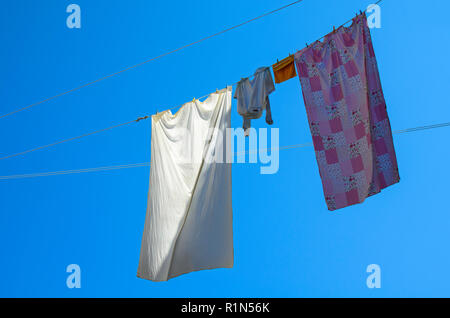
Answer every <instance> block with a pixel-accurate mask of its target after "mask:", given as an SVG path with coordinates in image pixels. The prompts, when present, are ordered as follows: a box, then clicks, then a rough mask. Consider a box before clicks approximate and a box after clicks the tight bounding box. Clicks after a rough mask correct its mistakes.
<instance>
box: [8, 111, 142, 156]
mask: <svg viewBox="0 0 450 318" xmlns="http://www.w3.org/2000/svg"><path fill="white" fill-rule="evenodd" d="M147 118H149V117H148V116H144V117H139V118H138V119H134V120H130V121H127V122H125V123H121V124H117V125H113V126H110V127H107V128H103V129H99V130H95V131H91V132H89V133H86V134H82V135H79V136H76V137H71V138H67V139H63V140H59V141H56V142H53V143H51V144H47V145H43V146H39V147H36V148H32V149H28V150H25V151H21V152H18V153H14V154H11V155H7V156H4V157H0V160H5V159H9V158H13V157H17V156H21V155H24V154H27V153H30V152H34V151H37V150H41V149H44V148H48V147H52V146H56V145H59V144H62V143H65V142H69V141H73V140H77V139H80V138H83V137H88V136H92V135H95V134H98V133H101V132H105V131H108V130H111V129H114V128H118V127H122V126H126V125H129V124H132V123H137V122H140V121H141V120H145V119H147Z"/></svg>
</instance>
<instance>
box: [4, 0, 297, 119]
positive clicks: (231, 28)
mask: <svg viewBox="0 0 450 318" xmlns="http://www.w3.org/2000/svg"><path fill="white" fill-rule="evenodd" d="M302 1H303V0H297V1H294V2H292V3H289V4H287V5H284V6H282V7H280V8H278V9H275V10H272V11H269V12H266V13H264V14H262V15H259V16H257V17H255V18H252V19H250V20H247V21H245V22H242V23H240V24H237V25H234V26H232V27H229V28H227V29H224V30H222V31H220V32H217V33H214V34H212V35H209V36H206V37H204V38H202V39H200V40H197V41H194V42H191V43H189V44H186V45H183V46H181V47H179V48H176V49H174V50H172V51H168V52H166V53H163V54H160V55H158V56H156V57H153V58H150V59H148V60H146V61H143V62H140V63H138V64H135V65H132V66H129V67H127V68H124V69H122V70H120V71H117V72H115V73H112V74H109V75H106V76H104V77H101V78H99V79H96V80H94V81H91V82H88V83H85V84H83V85H81V86H78V87H75V88H73V89H70V90H68V91H65V92H62V93H60V94H57V95H54V96H51V97H49V98H46V99H44V100H41V101H39V102H36V103H33V104H30V105H28V106H25V107H22V108H19V109H16V110H14V111H11V112H9V113H6V114H4V115H1V116H0V119H1V118H4V117H7V116H11V115H13V114H16V113H19V112H21V111H24V110H26V109H29V108H31V107H34V106H37V105H40V104H43V103H45V102H48V101H51V100H53V99H56V98H58V97H61V96H64V95H67V94H70V93H73V92H75V91H78V90H80V89H82V88H85V87H87V86H90V85H93V84H95V83H98V82H101V81H103V80H105V79H108V78H111V77H114V76H116V75H119V74H122V73H124V72H126V71H129V70H131V69H134V68H137V67H139V66H142V65H145V64H148V63H150V62H153V61H155V60H158V59H160V58H162V57H165V56H168V55H170V54H173V53H176V52H178V51H181V50H183V49H186V48H188V47H190V46H193V45H196V44H199V43H201V42H204V41H206V40H209V39H211V38H213V37H216V36H219V35H221V34H224V33H226V32H229V31H232V30H234V29H237V28H239V27H241V26H244V25H246V24H248V23H251V22H253V21H256V20H259V19H261V18H264V17H266V16H269V15H271V14H274V13H277V12H279V11H281V10H284V9H286V8H289V7H291V6H293V5H295V4H298V3H300V2H302Z"/></svg>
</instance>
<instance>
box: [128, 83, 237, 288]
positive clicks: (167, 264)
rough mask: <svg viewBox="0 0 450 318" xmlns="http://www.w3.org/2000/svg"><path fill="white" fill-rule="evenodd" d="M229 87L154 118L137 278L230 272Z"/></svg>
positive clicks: (231, 256) (231, 243)
mask: <svg viewBox="0 0 450 318" xmlns="http://www.w3.org/2000/svg"><path fill="white" fill-rule="evenodd" d="M231 91H232V88H231V86H230V87H227V88H226V89H223V90H221V91H218V92H216V93H213V94H211V95H210V96H209V97H208V98H207V99H206V100H205V101H204V102H201V101H199V100H195V101H192V102H190V103H187V104H185V105H184V106H183V107H182V108H181V109H180V110H179V111H178V112H177V113H176V114H175V115H173V114H172V113H171V111H170V110H169V111H165V112H162V113H159V114H157V115H154V116H152V136H151V171H150V186H149V194H148V204H147V214H146V218H145V227H144V233H143V237H142V245H141V253H140V259H139V268H138V273H137V276H138V277H140V278H144V279H149V280H152V281H166V280H168V279H170V278H173V277H176V276H178V275H181V274H186V273H189V272H192V271H198V270H203V269H213V268H221V267H226V268H231V267H233V227H232V223H233V222H232V206H231V149H230V143H229V142H227V138H229V137H227V136H228V134H227V133H226V128H229V127H230V110H231Z"/></svg>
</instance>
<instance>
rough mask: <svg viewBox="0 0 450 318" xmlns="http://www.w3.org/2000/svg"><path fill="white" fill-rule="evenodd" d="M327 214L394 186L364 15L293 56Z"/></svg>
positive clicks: (396, 175)
mask: <svg viewBox="0 0 450 318" xmlns="http://www.w3.org/2000/svg"><path fill="white" fill-rule="evenodd" d="M295 62H296V65H297V73H298V75H299V78H300V83H301V86H302V90H303V98H304V101H305V106H306V111H307V116H308V121H309V125H310V129H311V134H312V138H313V142H314V148H315V152H316V158H317V162H318V165H319V172H320V176H321V178H322V185H323V191H324V195H325V200H326V203H327V206H328V209H329V210H331V211H333V210H336V209H340V208H344V207H347V206H350V205H353V204H357V203H362V202H363V201H364V200H365V199H366V198H367V197H369V196H371V195H374V194H376V193H379V192H380V191H381V190H382V189H384V188H386V187H388V186H390V185H392V184H395V183H397V182H399V180H400V177H399V173H398V166H397V158H396V155H395V149H394V144H393V140H392V132H391V126H390V122H389V118H388V114H387V110H386V103H385V100H384V95H383V91H382V88H381V83H380V77H379V73H378V66H377V61H376V58H375V53H374V50H373V46H372V39H371V36H370V30H369V28H368V26H367V18H366V15H365V13H363V14H361V15H359V16H357V17H356V18H354V19H353V23H352V25H351V26H350V27H348V28H347V27H341V28H339V29H337V30H336V31H334V32H333V33H330V34H329V35H328V36H326V37H325V39H324V41H323V42H320V41H318V42H316V43H314V44H312V45H310V46H309V47H307V48H305V49H303V50H301V51H299V52H297V53H296V55H295Z"/></svg>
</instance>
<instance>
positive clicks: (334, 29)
mask: <svg viewBox="0 0 450 318" xmlns="http://www.w3.org/2000/svg"><path fill="white" fill-rule="evenodd" d="M335 32H336V27H335V26H334V25H333V33H335Z"/></svg>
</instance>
